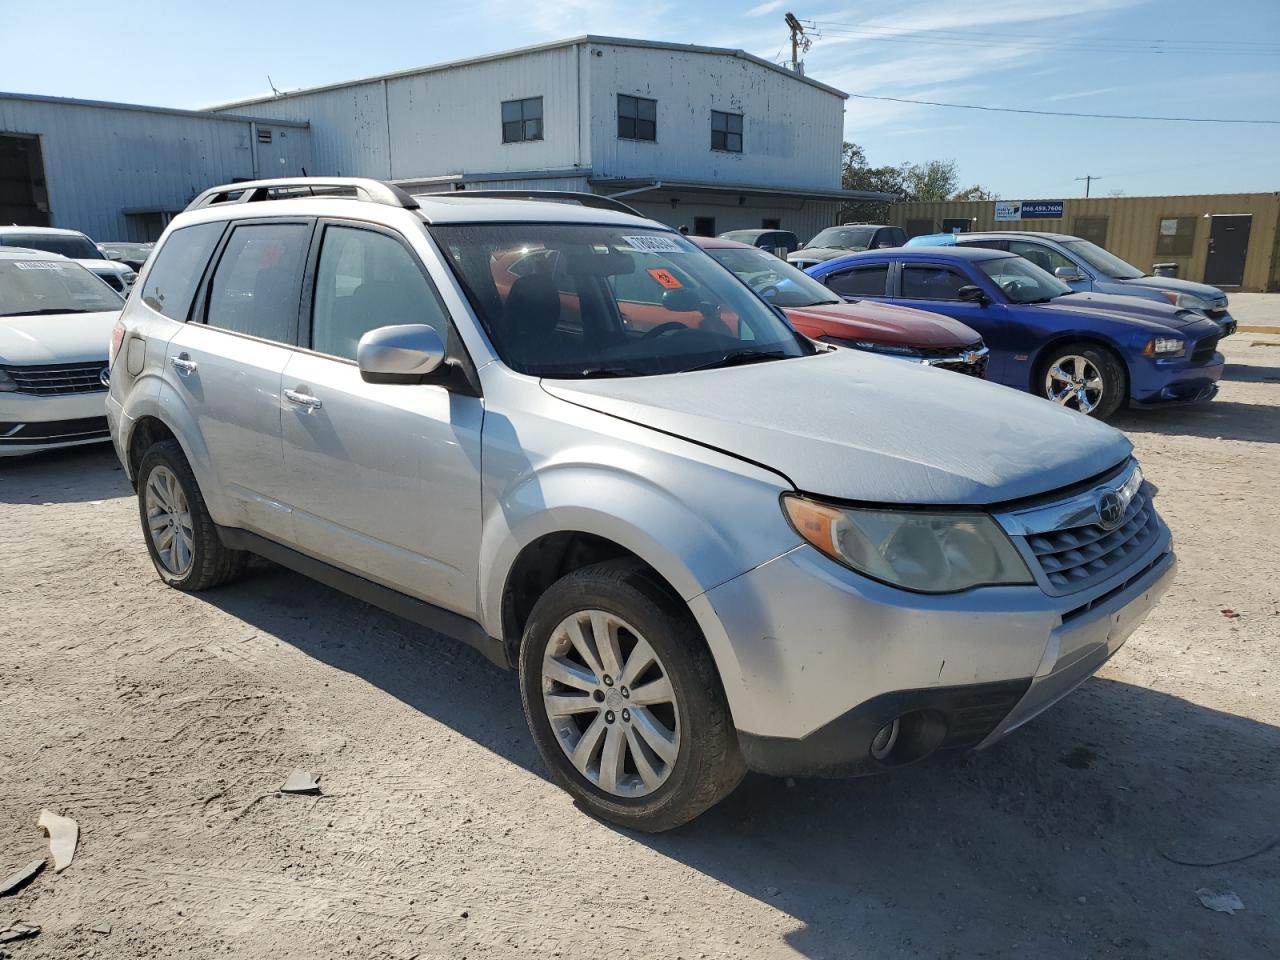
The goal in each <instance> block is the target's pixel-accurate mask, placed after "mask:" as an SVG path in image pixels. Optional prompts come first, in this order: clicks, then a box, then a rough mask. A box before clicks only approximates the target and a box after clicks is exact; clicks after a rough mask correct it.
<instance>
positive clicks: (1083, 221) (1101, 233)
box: [1071, 217, 1107, 247]
mask: <svg viewBox="0 0 1280 960" xmlns="http://www.w3.org/2000/svg"><path fill="white" fill-rule="evenodd" d="M1071 232H1072V233H1074V234H1075V235H1076V236H1077V237H1079V238H1080V239H1081V240H1088V241H1089V242H1090V243H1096V244H1097V245H1098V246H1100V247H1105V246H1106V245H1107V218H1106V217H1076V218H1075V220H1074V221H1073V222H1072V224H1071Z"/></svg>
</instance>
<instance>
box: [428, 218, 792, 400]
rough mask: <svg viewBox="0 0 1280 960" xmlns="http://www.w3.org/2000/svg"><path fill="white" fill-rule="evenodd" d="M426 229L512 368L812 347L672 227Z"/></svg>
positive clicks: (653, 369) (772, 355)
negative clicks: (656, 228) (654, 228)
mask: <svg viewBox="0 0 1280 960" xmlns="http://www.w3.org/2000/svg"><path fill="white" fill-rule="evenodd" d="M430 230H431V235H432V236H433V237H434V238H435V240H436V242H437V243H439V244H440V247H441V248H442V249H443V250H444V251H445V252H446V254H447V255H448V259H449V261H450V263H451V265H452V267H453V270H454V273H455V274H456V275H457V277H458V279H459V281H460V282H461V283H462V285H463V287H464V288H465V289H466V292H467V296H468V298H469V299H470V301H471V304H472V306H473V307H474V308H475V311H476V315H477V316H478V317H479V318H480V321H481V322H482V323H483V324H484V327H485V329H486V330H487V331H488V333H489V337H490V339H491V340H492V341H493V345H494V347H495V348H496V349H497V351H498V355H499V356H500V357H501V358H502V360H503V362H504V363H506V364H507V366H509V367H511V368H512V369H514V370H517V371H519V372H521V373H526V374H529V375H531V376H536V377H554V378H568V379H573V378H581V377H591V376H644V375H651V374H660V373H678V372H680V371H684V370H691V369H694V368H705V367H710V366H717V365H721V364H727V363H735V362H745V361H747V360H753V359H761V360H764V359H783V358H787V357H799V356H804V355H806V354H808V353H811V352H812V349H811V348H810V347H809V346H808V345H807V343H806V341H804V339H803V338H802V337H800V336H799V335H798V334H797V333H796V332H795V331H794V330H792V329H791V327H790V325H788V324H787V323H786V321H784V320H783V319H782V318H781V317H780V316H779V315H778V314H777V313H775V312H774V311H773V310H771V309H769V307H768V306H767V305H765V303H764V302H762V301H761V300H760V299H759V298H757V297H755V296H753V295H752V294H751V292H750V291H749V290H748V289H747V288H746V287H744V286H743V285H742V284H741V283H739V282H738V281H737V280H735V279H734V278H733V276H732V275H730V274H729V273H727V272H725V271H724V270H722V269H721V268H720V267H719V266H718V265H717V264H716V263H715V262H714V261H712V260H711V258H710V257H708V256H707V255H706V254H704V253H703V252H702V251H701V250H699V249H698V248H697V247H695V246H694V245H693V244H692V243H690V242H689V241H687V240H685V239H684V238H683V237H681V236H679V235H678V234H673V233H669V232H666V231H658V230H646V229H645V228H644V227H606V226H585V225H583V226H578V225H569V224H547V223H501V224H465V225H459V226H447V225H440V226H434V227H431V228H430Z"/></svg>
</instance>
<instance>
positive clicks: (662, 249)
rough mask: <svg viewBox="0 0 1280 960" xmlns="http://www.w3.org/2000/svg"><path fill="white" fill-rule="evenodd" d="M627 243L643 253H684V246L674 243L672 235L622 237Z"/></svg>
mask: <svg viewBox="0 0 1280 960" xmlns="http://www.w3.org/2000/svg"><path fill="white" fill-rule="evenodd" d="M622 239H623V240H624V241H625V242H626V243H627V244H628V245H630V246H631V247H633V248H635V249H636V250H640V251H641V252H643V253H684V252H685V251H684V248H683V247H681V246H680V244H678V243H676V241H675V238H674V237H655V236H652V235H645V236H640V237H623V238H622Z"/></svg>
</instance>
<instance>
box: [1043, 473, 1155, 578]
mask: <svg viewBox="0 0 1280 960" xmlns="http://www.w3.org/2000/svg"><path fill="white" fill-rule="evenodd" d="M1157 529H1158V524H1157V521H1156V511H1155V507H1154V506H1152V504H1151V501H1150V499H1149V498H1148V497H1147V495H1146V492H1145V491H1142V490H1140V491H1138V492H1137V493H1135V494H1134V495H1133V499H1132V500H1131V501H1130V502H1129V508H1128V509H1127V510H1126V511H1125V513H1124V517H1123V518H1122V519H1121V521H1120V525H1119V526H1117V527H1116V528H1115V529H1114V530H1106V529H1104V528H1103V527H1102V526H1100V525H1099V524H1096V523H1087V524H1084V525H1083V526H1077V527H1064V528H1062V529H1060V530H1050V531H1048V532H1046V533H1034V534H1031V535H1030V536H1028V537H1027V538H1026V541H1027V546H1029V547H1030V548H1031V552H1032V553H1034V554H1035V558H1036V560H1037V561H1038V562H1039V564H1040V569H1041V570H1042V571H1043V572H1044V575H1045V578H1046V579H1047V580H1048V581H1049V583H1050V584H1052V585H1053V587H1054V588H1055V590H1056V591H1057V592H1058V593H1074V592H1076V591H1077V590H1084V589H1086V588H1088V587H1091V586H1093V585H1094V584H1098V583H1101V582H1102V581H1103V580H1106V579H1107V578H1109V577H1111V576H1114V575H1115V574H1117V573H1119V572H1120V571H1121V570H1123V569H1124V568H1125V567H1126V566H1127V565H1128V564H1129V563H1131V562H1133V561H1134V560H1135V559H1137V557H1138V555H1139V554H1141V553H1142V552H1143V551H1144V550H1146V549H1147V547H1149V546H1150V545H1151V541H1152V540H1153V539H1154V538H1155V536H1156V532H1157Z"/></svg>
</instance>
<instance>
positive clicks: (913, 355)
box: [689, 237, 987, 377]
mask: <svg viewBox="0 0 1280 960" xmlns="http://www.w3.org/2000/svg"><path fill="white" fill-rule="evenodd" d="M689 239H690V240H692V241H693V242H694V243H696V244H697V245H698V246H700V247H701V248H702V249H703V250H705V251H707V253H708V254H710V255H711V256H712V257H714V258H715V259H716V260H718V261H719V262H720V263H721V264H723V265H724V266H725V267H728V268H729V269H730V270H731V271H733V273H734V274H735V275H736V276H737V277H738V278H739V279H740V280H742V281H743V282H744V283H745V284H747V286H749V287H751V289H752V290H754V291H755V292H756V293H758V294H759V295H760V296H761V297H763V298H764V299H765V300H766V301H767V302H769V303H770V304H772V305H774V306H776V307H780V308H781V309H783V310H785V311H786V313H787V316H788V317H789V318H790V320H791V324H792V326H794V327H795V328H796V329H797V330H799V331H800V332H801V333H803V334H804V335H805V336H807V337H811V338H813V339H814V340H822V341H824V342H826V343H835V344H839V345H840V346H844V347H852V348H854V349H855V350H866V351H868V352H870V353H880V354H886V355H888V356H893V357H900V358H901V359H903V360H912V361H916V362H918V363H927V364H929V365H931V366H935V367H945V368H946V369H948V370H957V371H959V372H961V373H967V374H969V375H970V376H974V377H982V376H984V375H985V374H986V369H987V346H986V344H985V343H983V342H982V337H981V336H979V334H978V333H977V331H975V330H974V329H973V328H972V327H967V326H965V325H964V324H963V323H961V322H960V321H958V320H952V319H951V318H950V317H944V316H942V315H941V314H937V313H930V312H928V311H925V310H913V309H911V308H910V307H895V306H890V305H889V304H884V303H875V302H873V301H870V300H860V301H855V302H852V303H850V302H848V301H845V300H842V299H841V298H840V297H839V296H837V295H836V294H835V293H833V292H832V291H831V290H829V289H827V288H826V287H825V286H823V285H822V284H821V283H819V282H818V281H817V280H815V279H814V278H813V277H811V276H809V275H808V274H807V273H805V272H803V271H802V270H798V269H796V268H795V267H793V266H791V264H789V263H787V262H786V261H785V260H780V259H778V258H777V257H775V256H774V255H773V254H771V253H766V252H765V251H764V250H760V249H758V248H756V247H752V246H749V245H747V244H745V243H737V242H735V241H733V240H721V239H719V238H716V237H689Z"/></svg>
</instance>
